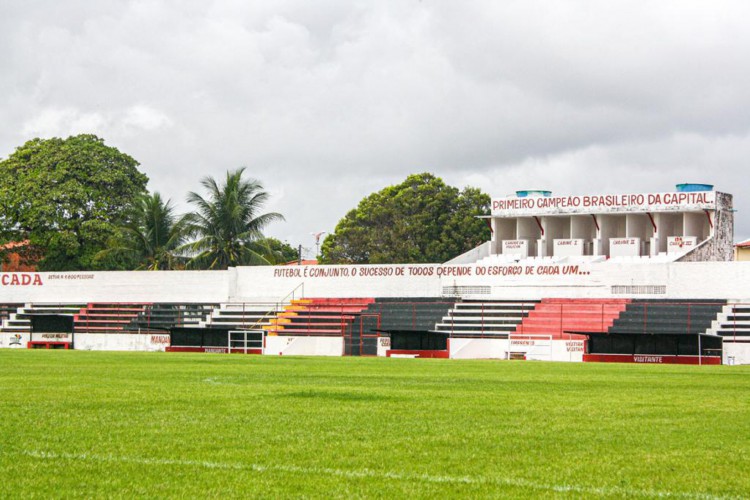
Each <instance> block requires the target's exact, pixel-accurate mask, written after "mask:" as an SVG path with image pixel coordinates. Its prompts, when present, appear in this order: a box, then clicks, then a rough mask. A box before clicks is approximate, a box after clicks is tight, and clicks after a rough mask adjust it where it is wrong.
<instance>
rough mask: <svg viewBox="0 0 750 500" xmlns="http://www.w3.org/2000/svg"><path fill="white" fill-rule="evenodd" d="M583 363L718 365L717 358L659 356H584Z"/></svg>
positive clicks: (718, 360) (719, 361)
mask: <svg viewBox="0 0 750 500" xmlns="http://www.w3.org/2000/svg"><path fill="white" fill-rule="evenodd" d="M583 361H584V362H595V363H644V364H665V365H697V364H703V365H720V364H721V357H719V356H701V357H700V358H699V357H698V356H662V355H660V354H584V355H583Z"/></svg>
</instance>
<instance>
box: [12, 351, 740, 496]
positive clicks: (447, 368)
mask: <svg viewBox="0 0 750 500" xmlns="http://www.w3.org/2000/svg"><path fill="white" fill-rule="evenodd" d="M0 471H1V474H2V477H1V478H0V497H1V498H13V497H24V498H28V497H44V498H47V497H65V498H70V497H87V498H90V497H116V498H117V497H119V498H132V497H191V498H192V497H212V498H230V497H277V498H278V497H313V498H331V497H338V498H342V497H346V498H351V497H355V498H356V497H406V496H408V497H415V498H424V497H429V498H438V497H445V496H459V497H472V498H473V497H512V498H528V497H535V498H538V497H548V498H584V497H585V498H588V497H605V498H622V497H635V498H649V497H667V498H733V497H747V496H748V495H750V367H724V366H718V367H697V366H642V365H614V364H564V363H541V362H522V361H521V362H509V361H456V360H408V359H378V358H364V359H357V358H334V359H323V358H287V357H283V358H282V357H279V358H276V357H262V356H241V355H216V354H213V355H212V354H207V355H204V354H165V353H103V352H76V351H70V352H62V351H27V350H7V349H4V350H0Z"/></svg>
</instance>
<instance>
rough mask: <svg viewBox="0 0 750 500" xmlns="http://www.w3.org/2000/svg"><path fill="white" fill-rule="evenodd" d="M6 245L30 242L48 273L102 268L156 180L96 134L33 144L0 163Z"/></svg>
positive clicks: (1, 216) (30, 249)
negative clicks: (102, 256) (102, 258)
mask: <svg viewBox="0 0 750 500" xmlns="http://www.w3.org/2000/svg"><path fill="white" fill-rule="evenodd" d="M0 176H1V177H2V179H3V182H2V184H0V227H1V228H2V239H3V241H5V242H9V241H24V240H28V241H29V245H28V246H27V247H26V248H27V250H28V253H29V254H32V255H34V256H35V258H36V259H38V261H37V268H38V269H40V270H49V271H54V270H79V269H96V268H101V266H102V264H101V263H99V262H96V261H95V258H94V257H95V255H96V254H97V253H98V252H100V251H101V250H102V249H104V248H106V244H107V241H108V240H109V239H110V238H111V237H112V236H113V235H114V234H115V231H116V228H117V225H118V224H120V223H121V222H122V221H123V220H124V219H125V215H124V214H125V212H126V210H127V208H128V207H129V206H130V205H131V204H132V202H133V200H134V199H135V198H136V197H137V196H139V195H140V194H142V193H144V192H145V190H146V183H147V182H148V178H147V177H146V176H145V175H144V174H143V173H141V172H140V171H138V162H137V161H135V160H134V159H133V158H131V157H130V156H128V155H126V154H124V153H121V152H120V151H118V150H117V149H116V148H113V147H110V146H107V145H105V144H104V140H102V139H100V138H98V137H96V136H94V135H78V136H73V137H68V138H67V139H60V138H52V139H38V138H37V139H33V140H30V141H28V142H27V143H26V144H24V145H23V146H21V147H19V148H18V149H16V151H15V152H14V153H13V154H11V155H10V156H9V157H8V158H7V159H5V160H3V161H0Z"/></svg>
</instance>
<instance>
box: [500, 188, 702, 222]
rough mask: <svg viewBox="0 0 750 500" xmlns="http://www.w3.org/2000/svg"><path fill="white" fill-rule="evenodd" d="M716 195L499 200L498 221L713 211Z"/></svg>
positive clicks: (636, 195)
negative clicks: (541, 216) (628, 213)
mask: <svg viewBox="0 0 750 500" xmlns="http://www.w3.org/2000/svg"><path fill="white" fill-rule="evenodd" d="M715 208H716V192H715V191H695V192H673V193H640V194H607V195H579V196H539V197H525V198H520V197H515V196H510V197H507V198H496V199H493V200H492V215H493V216H494V217H518V216H530V215H547V214H580V213H587V214H597V213H598V214H604V213H616V212H620V213H627V212H679V211H687V210H713V209H715Z"/></svg>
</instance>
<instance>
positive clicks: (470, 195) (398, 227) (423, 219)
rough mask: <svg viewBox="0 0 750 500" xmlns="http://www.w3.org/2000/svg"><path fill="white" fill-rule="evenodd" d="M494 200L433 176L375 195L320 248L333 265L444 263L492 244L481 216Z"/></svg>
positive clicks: (410, 180)
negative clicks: (479, 216)
mask: <svg viewBox="0 0 750 500" xmlns="http://www.w3.org/2000/svg"><path fill="white" fill-rule="evenodd" d="M489 206H490V197H489V196H488V195H486V194H484V193H482V192H481V191H480V190H479V189H476V188H472V187H467V188H465V189H463V190H462V191H459V190H458V189H457V188H455V187H452V186H448V185H446V184H445V183H444V182H443V180H442V179H440V178H439V177H435V176H434V175H432V174H429V173H423V174H415V175H410V176H409V177H407V179H406V180H405V181H404V182H402V183H401V184H398V185H396V186H389V187H387V188H385V189H383V190H381V191H378V192H377V193H373V194H371V195H369V196H367V197H366V198H364V199H363V200H362V201H360V202H359V205H358V206H357V208H355V209H354V210H351V211H350V212H349V213H348V214H346V216H345V217H344V218H343V219H341V221H339V223H338V225H337V226H336V230H335V231H334V233H333V234H330V235H328V237H326V239H325V241H324V242H323V246H322V248H321V261H322V262H324V263H329V264H344V263H356V264H366V263H370V264H385V263H393V262H406V263H419V262H422V263H424V262H445V261H447V260H450V259H451V258H453V257H455V256H457V255H460V254H461V253H463V252H466V251H468V250H470V249H472V248H474V247H476V246H477V245H479V244H480V243H482V242H484V241H487V240H488V239H489V238H490V232H489V228H488V227H487V225H486V224H485V223H484V221H482V220H481V219H478V218H477V216H478V215H487V214H489Z"/></svg>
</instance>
